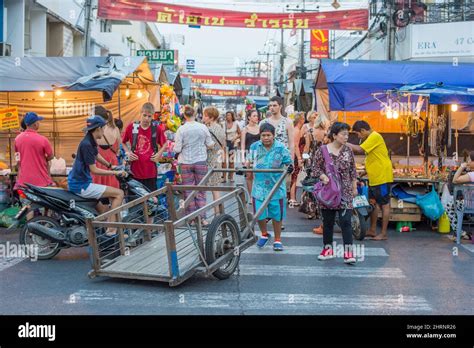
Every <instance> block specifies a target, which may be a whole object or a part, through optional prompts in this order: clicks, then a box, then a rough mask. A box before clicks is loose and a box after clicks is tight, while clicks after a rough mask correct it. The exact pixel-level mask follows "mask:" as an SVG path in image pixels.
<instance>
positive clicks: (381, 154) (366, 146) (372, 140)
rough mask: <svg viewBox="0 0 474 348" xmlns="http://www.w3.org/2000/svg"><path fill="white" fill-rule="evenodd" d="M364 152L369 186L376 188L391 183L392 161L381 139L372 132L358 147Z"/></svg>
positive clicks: (377, 134)
mask: <svg viewBox="0 0 474 348" xmlns="http://www.w3.org/2000/svg"><path fill="white" fill-rule="evenodd" d="M360 147H361V148H362V149H363V150H364V151H365V153H366V158H365V170H366V171H367V176H368V177H369V185H370V186H378V185H382V184H387V183H391V182H393V168H392V161H391V160H390V157H389V156H388V149H387V146H386V145H385V140H384V139H383V137H382V136H381V135H380V134H379V133H377V132H372V133H371V134H370V135H369V136H368V138H367V139H366V140H365V141H364V142H363V143H362V144H361V145H360Z"/></svg>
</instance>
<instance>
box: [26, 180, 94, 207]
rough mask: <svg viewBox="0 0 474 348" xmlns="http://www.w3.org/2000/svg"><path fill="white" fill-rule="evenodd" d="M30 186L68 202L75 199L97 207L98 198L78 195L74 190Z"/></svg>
mask: <svg viewBox="0 0 474 348" xmlns="http://www.w3.org/2000/svg"><path fill="white" fill-rule="evenodd" d="M29 186H30V187H31V188H32V189H33V190H35V191H37V192H39V193H41V194H44V195H47V196H50V197H53V198H57V199H60V200H62V201H66V202H69V201H71V200H74V201H75V202H76V203H79V204H84V205H87V206H93V207H95V206H96V205H97V203H98V200H96V199H94V198H84V197H81V196H79V195H76V194H75V193H72V192H70V191H67V190H64V189H59V188H47V187H38V186H34V185H29Z"/></svg>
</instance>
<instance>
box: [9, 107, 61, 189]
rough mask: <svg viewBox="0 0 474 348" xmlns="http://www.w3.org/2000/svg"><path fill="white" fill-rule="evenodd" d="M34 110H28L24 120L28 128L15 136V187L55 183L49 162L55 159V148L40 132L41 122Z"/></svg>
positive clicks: (42, 185) (44, 185)
mask: <svg viewBox="0 0 474 348" xmlns="http://www.w3.org/2000/svg"><path fill="white" fill-rule="evenodd" d="M41 120H43V117H39V116H38V115H37V114H36V113H34V112H28V113H27V114H26V115H25V117H24V118H23V121H24V123H25V125H26V130H25V131H24V132H22V133H21V134H19V135H18V136H17V137H16V138H15V155H16V159H17V164H18V177H17V180H16V184H15V187H14V188H15V189H18V188H19V187H20V186H22V185H24V184H32V185H35V186H40V187H46V186H52V185H54V183H53V180H52V179H51V176H50V175H49V165H48V162H49V161H51V160H52V159H53V149H52V148H51V144H50V143H49V141H48V139H47V138H46V137H44V136H42V135H40V134H39V133H38V129H39V125H40V122H39V121H41Z"/></svg>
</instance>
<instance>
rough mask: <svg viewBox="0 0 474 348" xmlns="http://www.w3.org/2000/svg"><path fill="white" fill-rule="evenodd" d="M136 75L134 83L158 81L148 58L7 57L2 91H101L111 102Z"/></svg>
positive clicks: (0, 77)
mask: <svg viewBox="0 0 474 348" xmlns="http://www.w3.org/2000/svg"><path fill="white" fill-rule="evenodd" d="M132 74H133V75H135V77H134V78H133V79H132V80H133V83H135V82H139V83H141V84H154V83H155V80H154V78H153V74H152V72H151V70H150V68H149V66H148V62H147V60H146V58H145V57H24V58H16V57H5V58H1V59H0V91H4V92H34V91H52V90H54V89H57V88H61V89H64V90H68V91H101V92H102V94H103V100H104V101H109V100H111V99H112V95H113V94H114V92H115V91H116V90H117V88H118V86H119V85H120V83H122V81H124V80H125V79H127V78H129V77H130V75H132ZM135 80H136V81H135Z"/></svg>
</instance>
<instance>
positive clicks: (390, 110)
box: [387, 109, 393, 120]
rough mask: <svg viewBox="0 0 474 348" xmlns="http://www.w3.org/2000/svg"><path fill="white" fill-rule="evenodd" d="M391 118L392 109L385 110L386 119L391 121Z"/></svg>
mask: <svg viewBox="0 0 474 348" xmlns="http://www.w3.org/2000/svg"><path fill="white" fill-rule="evenodd" d="M392 118H393V114H392V109H387V119H389V120H390V119H392Z"/></svg>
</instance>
